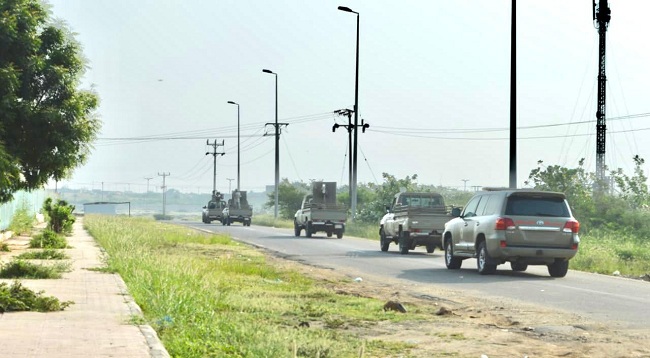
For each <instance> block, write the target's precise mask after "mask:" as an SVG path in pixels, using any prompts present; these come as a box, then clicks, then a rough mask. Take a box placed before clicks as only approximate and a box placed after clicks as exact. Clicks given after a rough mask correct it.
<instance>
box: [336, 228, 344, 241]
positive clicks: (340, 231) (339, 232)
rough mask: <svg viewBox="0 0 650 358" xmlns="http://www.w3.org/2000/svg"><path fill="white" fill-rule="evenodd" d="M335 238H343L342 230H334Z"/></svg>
mask: <svg viewBox="0 0 650 358" xmlns="http://www.w3.org/2000/svg"><path fill="white" fill-rule="evenodd" d="M336 238H337V239H342V238H343V230H336Z"/></svg>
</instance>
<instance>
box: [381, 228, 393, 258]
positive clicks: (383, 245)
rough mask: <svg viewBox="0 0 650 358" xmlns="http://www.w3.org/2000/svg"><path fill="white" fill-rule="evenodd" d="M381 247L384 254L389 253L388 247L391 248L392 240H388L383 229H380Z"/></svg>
mask: <svg viewBox="0 0 650 358" xmlns="http://www.w3.org/2000/svg"><path fill="white" fill-rule="evenodd" d="M379 246H380V247H381V251H383V252H386V251H388V247H389V246H390V240H388V239H387V238H386V233H385V232H384V228H383V227H382V228H381V229H379Z"/></svg>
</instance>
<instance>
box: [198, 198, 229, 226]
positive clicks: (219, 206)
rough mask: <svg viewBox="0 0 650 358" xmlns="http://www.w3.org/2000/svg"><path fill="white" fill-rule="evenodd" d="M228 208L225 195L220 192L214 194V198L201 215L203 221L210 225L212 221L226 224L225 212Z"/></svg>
mask: <svg viewBox="0 0 650 358" xmlns="http://www.w3.org/2000/svg"><path fill="white" fill-rule="evenodd" d="M225 208H226V202H225V201H224V200H223V194H221V193H220V192H218V191H213V192H212V198H211V199H210V201H208V205H206V206H204V207H203V213H202V214H201V221H203V222H204V223H206V224H210V223H211V222H212V221H215V220H218V221H219V222H221V223H222V224H225V221H224V219H223V210H224V209H225Z"/></svg>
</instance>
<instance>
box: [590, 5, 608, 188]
mask: <svg viewBox="0 0 650 358" xmlns="http://www.w3.org/2000/svg"><path fill="white" fill-rule="evenodd" d="M611 17H612V11H611V10H610V9H609V6H608V5H607V0H598V6H596V0H593V21H594V24H595V26H596V29H597V30H598V109H597V111H596V178H597V180H598V181H599V182H600V183H602V182H603V181H604V180H605V134H606V131H607V126H606V122H605V89H606V85H607V76H606V75H605V43H606V41H605V33H606V32H607V26H608V25H609V20H610V19H611Z"/></svg>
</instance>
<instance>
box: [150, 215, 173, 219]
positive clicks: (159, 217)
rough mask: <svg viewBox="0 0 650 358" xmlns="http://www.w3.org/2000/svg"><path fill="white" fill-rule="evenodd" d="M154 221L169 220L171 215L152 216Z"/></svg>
mask: <svg viewBox="0 0 650 358" xmlns="http://www.w3.org/2000/svg"><path fill="white" fill-rule="evenodd" d="M153 218H154V219H155V220H171V219H172V218H173V217H172V216H171V215H167V214H165V215H163V214H153Z"/></svg>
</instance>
